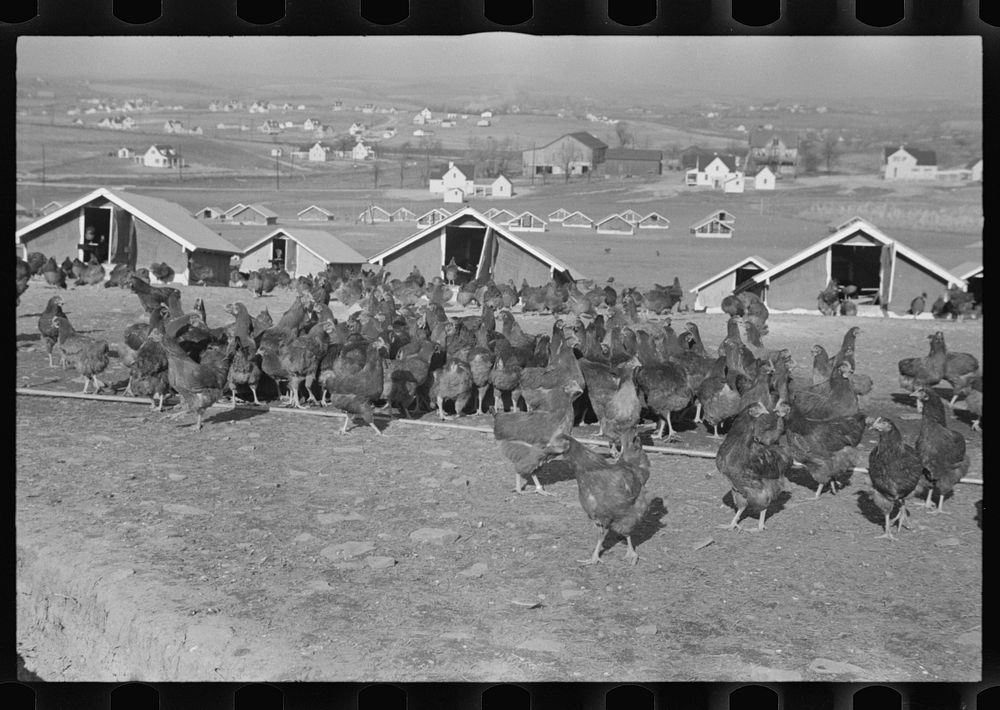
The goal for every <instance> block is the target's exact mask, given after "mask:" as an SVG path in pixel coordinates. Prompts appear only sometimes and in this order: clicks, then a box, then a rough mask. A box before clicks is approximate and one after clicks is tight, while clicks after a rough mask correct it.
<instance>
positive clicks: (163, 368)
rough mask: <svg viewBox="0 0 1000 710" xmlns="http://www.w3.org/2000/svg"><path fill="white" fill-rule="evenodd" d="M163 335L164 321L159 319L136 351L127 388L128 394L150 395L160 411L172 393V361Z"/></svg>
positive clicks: (154, 405) (153, 403)
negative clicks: (164, 401)
mask: <svg viewBox="0 0 1000 710" xmlns="http://www.w3.org/2000/svg"><path fill="white" fill-rule="evenodd" d="M163 335H164V326H163V323H162V322H161V321H158V322H157V323H156V325H155V326H154V327H153V328H152V329H150V331H149V333H147V335H146V339H145V341H144V342H143V343H142V345H140V346H139V349H138V350H136V352H135V356H134V357H133V359H132V363H131V365H130V366H129V380H128V387H127V388H126V392H127V393H128V394H131V395H134V396H138V397H149V399H150V402H151V403H152V407H153V409H155V410H156V411H158V412H162V411H163V400H164V399H166V396H167V395H168V394H169V393H170V371H169V370H170V362H169V360H168V359H167V351H166V348H165V347H164V345H163ZM157 400H159V403H157Z"/></svg>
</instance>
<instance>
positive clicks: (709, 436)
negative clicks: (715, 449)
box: [708, 424, 726, 440]
mask: <svg viewBox="0 0 1000 710" xmlns="http://www.w3.org/2000/svg"><path fill="white" fill-rule="evenodd" d="M712 428H713V429H714V430H715V433H714V434H709V435H708V438H709V439H719V440H722V439H725V438H726V437H724V436H722V435H720V434H719V425H718V424H713V425H712Z"/></svg>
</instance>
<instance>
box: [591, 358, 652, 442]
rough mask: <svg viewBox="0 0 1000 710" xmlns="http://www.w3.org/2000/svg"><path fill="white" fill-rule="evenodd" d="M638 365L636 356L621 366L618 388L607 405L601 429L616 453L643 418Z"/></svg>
mask: <svg viewBox="0 0 1000 710" xmlns="http://www.w3.org/2000/svg"><path fill="white" fill-rule="evenodd" d="M638 367H639V360H638V358H635V357H633V358H632V359H631V360H629V361H628V362H626V363H624V364H623V365H621V366H620V367H619V369H618V373H617V374H618V388H617V389H616V390H615V393H614V394H613V395H612V396H611V398H610V399H609V400H608V402H607V406H606V407H605V417H604V421H603V422H602V427H601V431H602V432H603V434H604V436H606V437H608V446H609V447H610V448H611V451H612V453H613V454H615V455H617V453H618V452H620V451H621V447H622V441H623V437H625V436H626V435H629V434H630V433H631V432H632V431H633V430H634V429H635V428H636V427H637V426H638V424H639V420H640V418H641V414H642V404H643V403H642V400H641V399H640V397H639V391H638V388H637V387H636V385H635V371H636V368H638ZM616 444H617V445H618V449H617V450H616V448H615V445H616Z"/></svg>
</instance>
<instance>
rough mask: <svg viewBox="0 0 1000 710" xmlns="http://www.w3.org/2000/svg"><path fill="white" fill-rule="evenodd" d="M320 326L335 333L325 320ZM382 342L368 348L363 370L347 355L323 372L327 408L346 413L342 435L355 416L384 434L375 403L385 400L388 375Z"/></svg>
mask: <svg viewBox="0 0 1000 710" xmlns="http://www.w3.org/2000/svg"><path fill="white" fill-rule="evenodd" d="M319 327H321V328H323V329H324V330H325V331H326V332H327V334H329V333H330V332H331V331H332V330H333V324H331V323H330V322H328V321H326V322H324V323H322V324H321V325H320V326H319ZM382 347H383V343H382V342H381V341H376V342H373V343H368V344H367V345H366V346H365V359H364V364H363V365H362V366H361V367H358V366H357V360H355V359H354V358H352V357H349V356H347V355H344V354H342V355H340V356H339V357H337V358H336V359H335V360H334V361H333V363H332V364H331V365H330V366H329V367H323V368H321V369H320V373H319V382H320V386H321V387H322V388H323V400H322V403H323V404H324V406H325V405H326V404H327V403H329V405H330V406H333V407H336V408H337V409H340V410H341V411H343V412H345V414H346V415H347V416H345V417H344V424H343V426H342V427H341V428H340V433H341V434H346V433H347V427H348V425H350V424H351V422H352V421H353V419H354V417H360V418H361V419H362V420H363V421H364V423H365V424H367V425H368V426H370V427H371V428H372V429H374V430H375V432H376V433H377V434H379V435H381V434H382V431H381V430H380V429H379V428H378V427H377V426H376V425H375V409H374V407H373V406H372V402H374V401H376V400H379V399H381V398H382V390H383V387H384V381H385V373H384V370H383V368H382V352H381V349H382Z"/></svg>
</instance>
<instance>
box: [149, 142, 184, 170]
mask: <svg viewBox="0 0 1000 710" xmlns="http://www.w3.org/2000/svg"><path fill="white" fill-rule="evenodd" d="M179 162H180V156H179V155H177V151H175V150H174V149H173V148H172V147H171V146H169V145H162V144H161V145H151V146H149V149H148V150H147V151H146V152H145V153H144V154H143V156H142V164H143V165H145V166H146V167H147V168H173V167H176V166H177V164H178V163H179Z"/></svg>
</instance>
